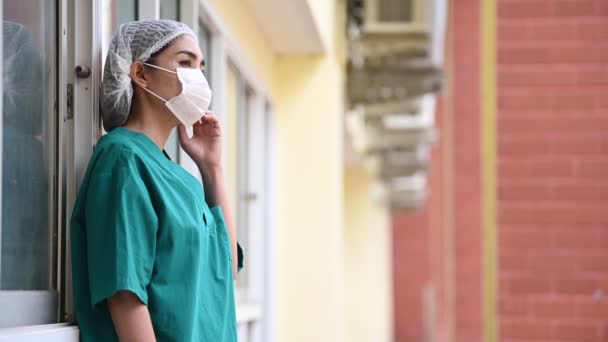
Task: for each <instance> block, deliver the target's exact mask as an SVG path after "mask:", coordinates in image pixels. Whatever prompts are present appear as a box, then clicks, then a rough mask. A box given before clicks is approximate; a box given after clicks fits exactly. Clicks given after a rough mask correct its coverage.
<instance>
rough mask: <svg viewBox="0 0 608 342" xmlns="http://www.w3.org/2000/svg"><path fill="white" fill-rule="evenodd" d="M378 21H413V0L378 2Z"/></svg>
mask: <svg viewBox="0 0 608 342" xmlns="http://www.w3.org/2000/svg"><path fill="white" fill-rule="evenodd" d="M377 3H378V7H379V8H378V20H379V21H382V22H409V21H412V20H413V14H414V0H379V1H378V2H377Z"/></svg>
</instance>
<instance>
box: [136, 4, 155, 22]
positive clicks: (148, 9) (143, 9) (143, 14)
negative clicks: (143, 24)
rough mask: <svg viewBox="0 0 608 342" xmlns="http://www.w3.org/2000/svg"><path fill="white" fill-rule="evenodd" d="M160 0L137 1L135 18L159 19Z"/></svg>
mask: <svg viewBox="0 0 608 342" xmlns="http://www.w3.org/2000/svg"><path fill="white" fill-rule="evenodd" d="M159 1H160V0H139V2H138V4H137V18H138V20H144V19H158V18H159V17H160V2H159Z"/></svg>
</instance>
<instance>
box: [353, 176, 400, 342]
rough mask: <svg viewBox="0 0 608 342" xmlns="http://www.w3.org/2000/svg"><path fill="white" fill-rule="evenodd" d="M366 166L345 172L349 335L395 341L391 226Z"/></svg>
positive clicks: (359, 340) (359, 341)
mask: <svg viewBox="0 0 608 342" xmlns="http://www.w3.org/2000/svg"><path fill="white" fill-rule="evenodd" d="M372 183H373V177H372V175H371V174H370V173H369V171H367V170H366V169H364V168H361V167H349V168H347V169H346V170H345V175H344V194H345V196H344V208H345V209H344V215H345V219H344V223H345V228H344V237H345V257H344V259H345V276H346V277H345V283H346V291H345V296H346V298H345V300H346V303H345V304H346V341H349V342H368V341H374V342H389V341H392V331H393V329H392V295H391V294H392V287H391V284H392V281H391V279H392V276H391V274H392V272H391V264H392V263H391V258H392V253H391V242H390V241H391V240H390V238H391V231H390V225H389V220H390V216H389V212H388V210H387V209H386V207H384V206H381V205H379V204H378V203H373V202H372V201H371V199H370V196H369V193H370V191H369V190H370V186H371V185H372Z"/></svg>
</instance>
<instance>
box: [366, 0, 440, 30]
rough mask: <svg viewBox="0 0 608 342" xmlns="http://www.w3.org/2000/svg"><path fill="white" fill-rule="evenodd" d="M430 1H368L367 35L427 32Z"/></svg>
mask: <svg viewBox="0 0 608 342" xmlns="http://www.w3.org/2000/svg"><path fill="white" fill-rule="evenodd" d="M426 1H428V0H366V1H365V20H364V28H365V32H366V33H409V32H412V33H414V32H425V31H426V30H427V25H426V24H427V20H426Z"/></svg>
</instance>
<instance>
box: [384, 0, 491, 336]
mask: <svg viewBox="0 0 608 342" xmlns="http://www.w3.org/2000/svg"><path fill="white" fill-rule="evenodd" d="M479 8H480V1H479V0H459V1H458V3H457V6H454V11H453V12H452V13H451V19H450V20H453V25H451V26H452V29H451V31H450V32H448V36H449V40H450V41H452V42H453V43H450V44H448V48H447V50H448V51H446V55H447V57H446V58H447V59H448V60H447V62H446V63H447V64H449V65H451V66H450V67H449V69H450V70H448V72H450V76H451V78H450V79H448V84H447V85H446V87H447V88H448V89H447V90H446V92H445V93H444V95H445V96H443V97H440V98H439V108H438V110H437V115H436V117H437V128H438V130H439V136H440V138H439V141H438V142H437V143H436V144H435V145H434V147H433V155H432V163H431V165H432V166H431V170H430V173H429V177H428V180H429V188H430V198H429V200H428V201H427V203H426V206H425V208H424V209H423V210H421V211H419V212H417V213H415V214H397V215H396V216H395V217H394V224H393V229H394V239H393V250H394V276H395V277H394V289H395V329H396V331H395V335H396V340H397V341H399V342H405V341H407V342H409V341H412V342H413V341H416V342H419V341H426V340H425V339H424V338H425V335H424V329H423V324H424V321H423V320H422V317H424V314H425V313H424V311H423V306H422V305H423V297H422V291H423V288H424V286H425V285H427V284H431V285H432V287H433V288H434V292H435V299H434V301H435V304H436V305H435V312H434V319H433V322H432V326H429V329H430V330H429V333H431V334H433V335H435V337H436V340H437V341H457V342H481V340H482V337H481V334H482V321H483V319H482V316H481V308H482V303H481V298H482V288H481V284H482V278H481V277H482V275H481V272H482V270H481V265H482V261H481V181H480V179H481V159H480V158H481V148H480V143H481V140H480V136H481V135H480V129H481V120H480V119H481V113H480V111H481V108H480V105H481V100H480V91H481V89H480V79H481V78H480V67H481V66H480V37H479V25H480V22H479V15H480V11H479ZM425 267H426V268H430V269H429V270H425V269H424V268H425ZM451 337H453V338H454V339H451Z"/></svg>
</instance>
